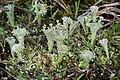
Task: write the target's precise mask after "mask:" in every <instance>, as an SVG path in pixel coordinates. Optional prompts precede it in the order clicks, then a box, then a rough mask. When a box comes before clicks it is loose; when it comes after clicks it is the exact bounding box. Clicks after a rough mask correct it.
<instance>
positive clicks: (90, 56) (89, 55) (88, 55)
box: [81, 50, 95, 63]
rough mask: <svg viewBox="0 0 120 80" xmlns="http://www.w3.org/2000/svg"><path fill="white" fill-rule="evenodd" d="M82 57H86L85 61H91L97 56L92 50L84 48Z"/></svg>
mask: <svg viewBox="0 0 120 80" xmlns="http://www.w3.org/2000/svg"><path fill="white" fill-rule="evenodd" d="M81 57H82V58H83V59H84V61H86V62H87V63H89V62H90V61H91V60H92V59H93V58H94V57H95V56H94V55H93V53H92V52H91V51H89V50H84V51H83V52H81Z"/></svg>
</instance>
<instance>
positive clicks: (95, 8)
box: [90, 6, 98, 22]
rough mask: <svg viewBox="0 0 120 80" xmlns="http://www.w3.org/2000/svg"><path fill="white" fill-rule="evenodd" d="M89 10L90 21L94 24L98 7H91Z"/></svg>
mask: <svg viewBox="0 0 120 80" xmlns="http://www.w3.org/2000/svg"><path fill="white" fill-rule="evenodd" d="M90 10H91V15H92V20H93V22H96V18H97V12H98V7H97V6H91V7H90Z"/></svg>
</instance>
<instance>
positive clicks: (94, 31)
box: [86, 23, 102, 45]
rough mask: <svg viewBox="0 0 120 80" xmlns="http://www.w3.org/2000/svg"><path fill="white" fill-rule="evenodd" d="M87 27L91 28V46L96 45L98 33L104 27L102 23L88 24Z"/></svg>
mask: <svg viewBox="0 0 120 80" xmlns="http://www.w3.org/2000/svg"><path fill="white" fill-rule="evenodd" d="M86 25H87V26H88V27H89V28H90V31H91V33H92V35H91V44H92V45H93V44H94V41H95V38H96V34H97V31H98V30H99V29H100V28H101V27H102V24H101V23H86Z"/></svg>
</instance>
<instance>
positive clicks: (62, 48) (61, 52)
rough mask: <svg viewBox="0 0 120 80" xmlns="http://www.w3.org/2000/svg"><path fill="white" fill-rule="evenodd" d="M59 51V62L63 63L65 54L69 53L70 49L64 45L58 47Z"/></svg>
mask: <svg viewBox="0 0 120 80" xmlns="http://www.w3.org/2000/svg"><path fill="white" fill-rule="evenodd" d="M57 50H58V56H59V62H61V60H62V58H63V56H64V55H65V53H67V52H68V47H67V46H66V45H64V44H62V45H57Z"/></svg>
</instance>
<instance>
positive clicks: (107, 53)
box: [99, 39, 109, 62]
mask: <svg viewBox="0 0 120 80" xmlns="http://www.w3.org/2000/svg"><path fill="white" fill-rule="evenodd" d="M99 43H100V44H101V46H102V47H103V48H104V50H105V52H106V56H107V60H108V62H109V52H108V45H107V44H108V39H102V40H100V41H99Z"/></svg>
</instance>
